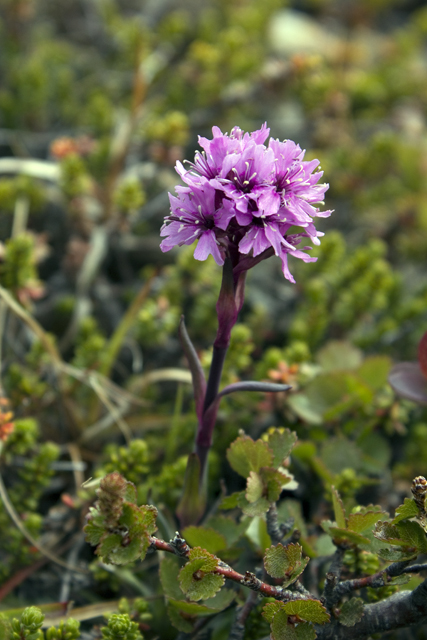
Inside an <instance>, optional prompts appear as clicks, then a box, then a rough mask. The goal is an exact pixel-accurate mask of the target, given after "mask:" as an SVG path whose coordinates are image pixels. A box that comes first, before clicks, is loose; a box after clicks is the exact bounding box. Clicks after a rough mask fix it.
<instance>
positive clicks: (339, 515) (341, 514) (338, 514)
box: [331, 487, 347, 529]
mask: <svg viewBox="0 0 427 640" xmlns="http://www.w3.org/2000/svg"><path fill="white" fill-rule="evenodd" d="M331 489H332V505H333V507H334V515H335V522H336V523H337V527H338V528H339V529H346V528H347V520H346V517H345V510H344V505H343V503H342V500H341V498H340V496H339V493H338V491H337V490H336V489H335V487H331Z"/></svg>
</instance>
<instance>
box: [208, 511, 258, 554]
mask: <svg viewBox="0 0 427 640" xmlns="http://www.w3.org/2000/svg"><path fill="white" fill-rule="evenodd" d="M236 506H237V503H236ZM206 526H208V527H210V528H212V529H215V531H218V533H220V534H221V535H222V536H224V538H225V539H226V541H227V546H228V547H231V546H233V545H234V544H235V543H236V542H237V540H238V539H239V538H240V537H241V536H242V535H243V534H244V533H245V531H246V529H247V528H248V526H249V522H248V521H247V520H243V521H242V522H239V523H237V522H236V521H235V520H234V519H233V518H230V517H227V516H222V515H220V516H213V517H212V518H209V520H208V521H207V522H206Z"/></svg>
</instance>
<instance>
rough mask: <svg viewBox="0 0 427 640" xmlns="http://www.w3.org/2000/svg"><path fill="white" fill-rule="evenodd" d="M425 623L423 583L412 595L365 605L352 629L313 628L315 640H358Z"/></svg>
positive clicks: (425, 584) (426, 608)
mask: <svg viewBox="0 0 427 640" xmlns="http://www.w3.org/2000/svg"><path fill="white" fill-rule="evenodd" d="M426 621H427V581H426V580H425V581H424V582H422V583H421V584H420V585H419V586H418V587H417V588H416V589H414V591H399V592H398V593H395V594H393V595H392V596H390V598H387V599H386V600H382V601H381V602H377V603H375V604H367V605H365V606H364V609H363V616H362V618H361V620H360V621H359V622H357V623H356V624H355V625H354V626H353V627H344V626H343V625H341V624H340V623H339V621H338V620H334V621H333V622H331V624H328V625H325V626H319V625H315V629H316V633H317V639H318V640H362V638H367V637H369V636H371V635H373V634H375V633H384V632H385V631H389V630H394V629H399V628H402V627H410V626H413V625H416V624H421V623H425V622H426Z"/></svg>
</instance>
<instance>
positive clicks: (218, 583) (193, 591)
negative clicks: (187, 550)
mask: <svg viewBox="0 0 427 640" xmlns="http://www.w3.org/2000/svg"><path fill="white" fill-rule="evenodd" d="M201 562H202V560H201V559H196V560H192V561H191V562H188V563H187V564H186V565H185V567H183V568H182V569H181V571H180V574H179V583H180V585H181V589H182V590H183V591H184V593H185V594H186V595H187V597H188V598H189V599H190V600H195V601H197V600H207V599H208V598H213V596H214V595H215V594H216V593H217V592H218V591H219V590H220V589H221V587H222V586H223V584H224V577H223V576H221V575H218V574H216V573H204V572H203V571H202V570H201V569H200V564H201Z"/></svg>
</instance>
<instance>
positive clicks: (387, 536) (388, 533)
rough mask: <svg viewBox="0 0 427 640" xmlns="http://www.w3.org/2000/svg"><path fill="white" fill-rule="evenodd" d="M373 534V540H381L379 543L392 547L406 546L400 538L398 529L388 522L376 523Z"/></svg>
mask: <svg viewBox="0 0 427 640" xmlns="http://www.w3.org/2000/svg"><path fill="white" fill-rule="evenodd" d="M373 534H374V536H375V538H377V539H378V540H381V542H388V543H390V544H393V545H402V546H407V544H406V542H405V540H402V538H401V537H400V533H399V529H398V528H397V526H396V525H394V524H391V523H390V522H382V521H381V520H380V521H379V522H377V523H376V525H375V527H374V530H373Z"/></svg>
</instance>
